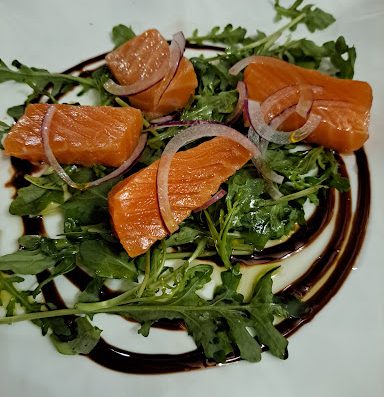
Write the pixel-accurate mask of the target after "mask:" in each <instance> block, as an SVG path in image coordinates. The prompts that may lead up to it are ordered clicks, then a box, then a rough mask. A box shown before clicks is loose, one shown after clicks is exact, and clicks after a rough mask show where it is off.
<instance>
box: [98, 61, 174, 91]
mask: <svg viewBox="0 0 384 397" xmlns="http://www.w3.org/2000/svg"><path fill="white" fill-rule="evenodd" d="M168 69H169V63H168V60H167V59H165V60H164V62H163V63H162V64H161V66H160V68H159V69H157V70H156V71H155V72H153V74H152V75H151V76H150V77H148V78H147V79H145V80H139V81H135V82H134V83H132V84H129V85H119V84H117V83H115V82H114V81H113V80H111V79H109V80H108V81H107V82H106V83H104V89H105V90H106V91H108V92H109V93H110V94H112V95H117V96H123V95H134V94H138V93H140V92H142V91H145V90H147V89H148V88H151V87H152V86H154V85H155V84H157V83H158V82H159V81H161V80H162V79H163V78H164V76H165V75H166V74H167V71H168Z"/></svg>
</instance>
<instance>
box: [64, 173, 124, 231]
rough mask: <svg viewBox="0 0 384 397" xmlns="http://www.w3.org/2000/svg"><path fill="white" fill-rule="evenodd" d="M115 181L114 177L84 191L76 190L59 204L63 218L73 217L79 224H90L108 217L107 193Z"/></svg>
mask: <svg viewBox="0 0 384 397" xmlns="http://www.w3.org/2000/svg"><path fill="white" fill-rule="evenodd" d="M117 182H118V179H117V180H116V179H114V180H111V181H108V182H106V183H103V184H102V185H100V186H96V187H94V188H91V189H88V190H85V191H76V192H75V193H74V194H73V196H72V197H71V198H70V199H69V200H68V201H66V202H65V203H64V204H62V205H61V208H62V209H63V211H64V217H65V219H68V218H72V219H75V220H76V221H77V222H78V224H79V225H92V224H96V223H99V222H103V221H105V219H109V213H108V201H107V194H108V192H109V191H110V190H111V188H112V187H113V186H114V185H115V184H116V183H117Z"/></svg>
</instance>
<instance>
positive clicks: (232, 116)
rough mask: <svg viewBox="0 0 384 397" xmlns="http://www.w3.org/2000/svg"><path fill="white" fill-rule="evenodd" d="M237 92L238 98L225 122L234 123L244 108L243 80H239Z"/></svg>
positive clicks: (245, 94)
mask: <svg viewBox="0 0 384 397" xmlns="http://www.w3.org/2000/svg"><path fill="white" fill-rule="evenodd" d="M236 90H237V92H238V93H239V98H238V100H237V104H236V107H235V109H234V110H233V112H232V113H231V114H230V115H229V116H228V119H227V123H228V124H232V123H234V122H235V121H236V120H237V119H238V118H239V116H240V115H241V113H242V112H243V109H244V102H245V100H246V99H247V89H246V87H245V83H244V81H239V82H238V83H237V87H236Z"/></svg>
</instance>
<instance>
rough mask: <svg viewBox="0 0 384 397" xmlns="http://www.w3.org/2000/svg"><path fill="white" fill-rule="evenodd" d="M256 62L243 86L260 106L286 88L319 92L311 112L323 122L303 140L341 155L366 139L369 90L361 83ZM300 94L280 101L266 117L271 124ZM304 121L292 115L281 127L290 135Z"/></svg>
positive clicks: (276, 62)
mask: <svg viewBox="0 0 384 397" xmlns="http://www.w3.org/2000/svg"><path fill="white" fill-rule="evenodd" d="M259 58H260V59H259V62H257V63H253V64H250V65H248V66H247V68H246V69H245V71H244V82H245V84H246V87H247V92H248V97H249V98H250V99H253V100H256V101H259V102H263V101H264V100H265V99H266V98H268V97H269V96H270V95H272V94H274V93H276V92H278V91H279V90H281V89H283V88H285V87H287V86H295V85H306V84H309V85H313V86H318V87H321V88H322V90H319V91H318V92H315V93H313V99H314V102H313V105H312V109H311V110H312V112H313V113H315V114H317V115H319V116H321V117H322V121H321V123H320V125H319V126H318V127H317V128H316V130H315V131H314V132H313V133H312V134H311V135H310V136H309V137H308V138H307V139H306V141H307V142H311V143H316V144H319V145H322V146H325V147H328V148H331V149H335V150H337V151H339V152H341V153H351V152H353V151H355V150H357V149H359V148H360V147H362V146H363V144H364V142H365V141H366V140H367V139H368V136H369V135H368V124H369V114H370V109H371V106H372V89H371V87H370V85H369V84H368V83H366V82H363V81H356V80H345V79H338V78H335V77H330V76H327V75H324V74H322V73H320V72H318V71H316V70H309V69H304V68H301V67H299V66H296V65H292V64H290V63H287V62H284V61H281V60H279V59H276V58H272V57H264V56H262V57H259ZM298 99H299V93H298V92H297V93H296V94H293V95H289V96H288V97H286V98H284V99H282V100H280V101H279V102H278V103H276V104H275V105H274V106H273V107H271V108H270V109H269V111H268V113H267V114H266V115H265V117H266V122H270V121H271V120H272V119H273V118H274V117H275V116H277V115H278V114H279V113H281V112H282V111H283V110H284V109H287V108H288V107H290V106H293V105H295V104H296V103H297V102H298ZM304 121H305V120H304V119H303V118H301V117H300V116H298V115H296V114H295V115H292V116H291V117H289V118H288V119H287V120H286V121H285V122H284V124H283V125H282V126H281V127H280V128H281V129H282V130H286V131H291V130H295V129H297V128H299V127H300V126H301V125H303V123H304Z"/></svg>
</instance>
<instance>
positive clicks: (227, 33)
mask: <svg viewBox="0 0 384 397" xmlns="http://www.w3.org/2000/svg"><path fill="white" fill-rule="evenodd" d="M246 33H247V30H246V29H244V28H242V27H240V26H238V27H236V28H235V27H233V26H232V25H231V24H228V25H226V26H225V27H224V28H223V29H221V28H220V26H215V27H213V28H212V29H211V30H210V31H209V32H208V33H207V34H205V35H203V36H200V35H199V32H198V30H197V29H195V30H194V31H193V33H192V37H189V38H188V41H189V42H190V43H194V44H199V45H202V44H203V43H204V42H207V41H208V42H211V43H222V44H226V45H228V46H231V45H235V44H241V43H243V42H244V38H245V35H246Z"/></svg>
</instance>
